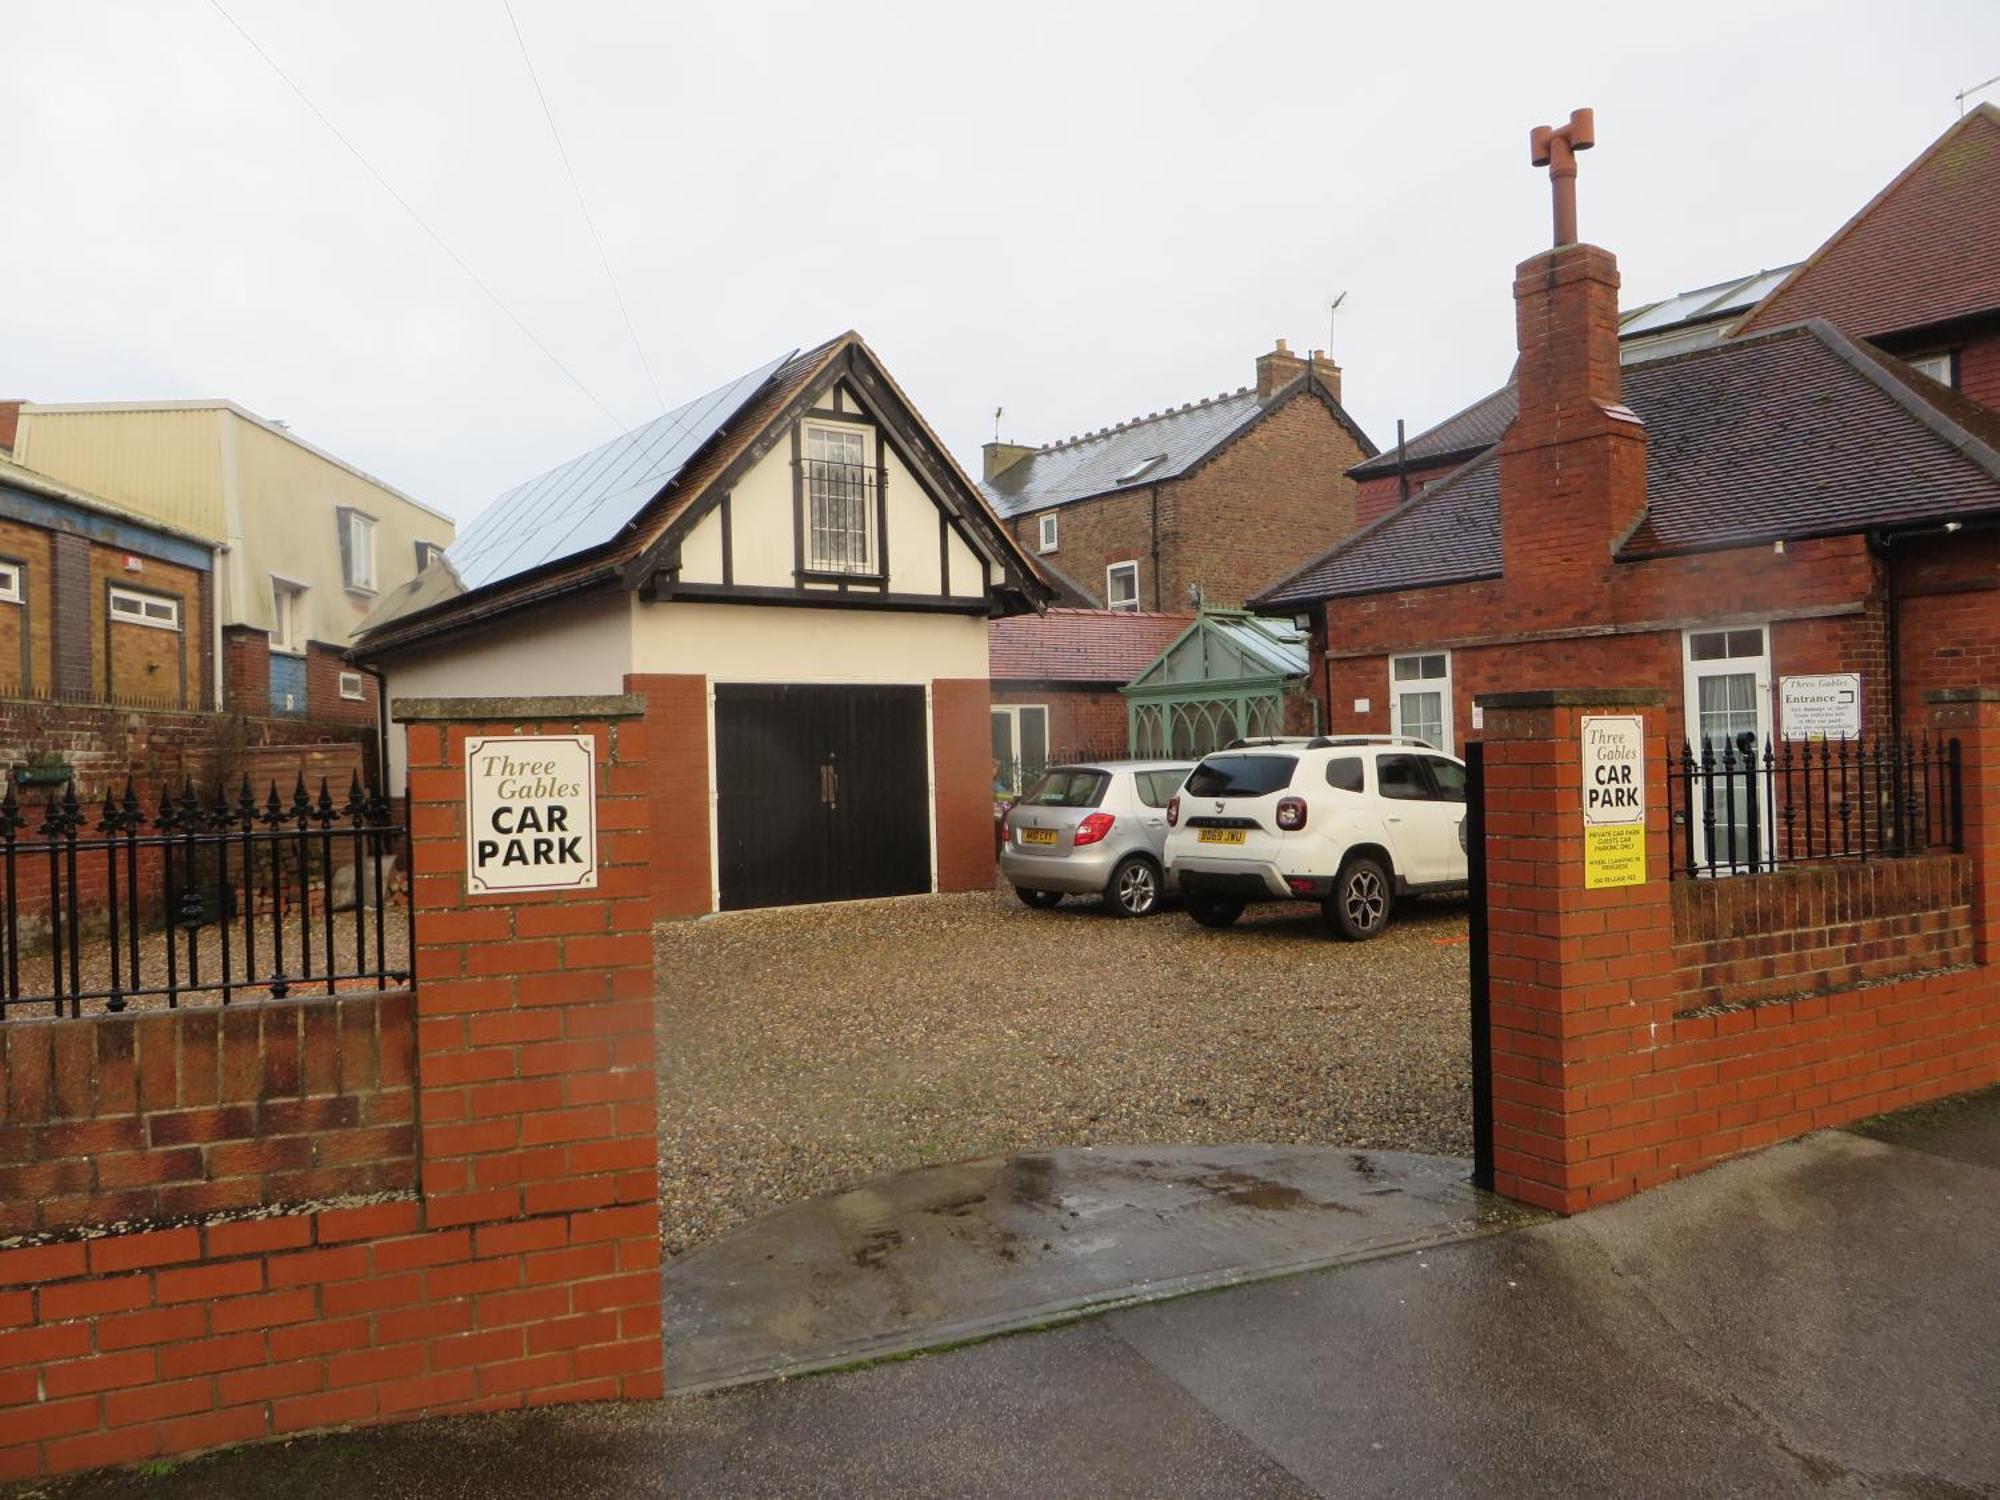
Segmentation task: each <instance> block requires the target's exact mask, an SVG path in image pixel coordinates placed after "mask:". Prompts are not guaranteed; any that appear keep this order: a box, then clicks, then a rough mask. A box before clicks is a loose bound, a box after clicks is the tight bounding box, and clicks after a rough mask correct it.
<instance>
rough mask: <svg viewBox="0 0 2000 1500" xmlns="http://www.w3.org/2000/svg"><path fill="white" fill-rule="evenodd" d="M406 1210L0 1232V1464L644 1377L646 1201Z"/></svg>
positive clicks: (186, 1447)
mask: <svg viewBox="0 0 2000 1500" xmlns="http://www.w3.org/2000/svg"><path fill="white" fill-rule="evenodd" d="M425 1219H426V1216H425V1212H424V1209H423V1206H422V1205H420V1204H419V1203H417V1202H416V1201H414V1200H404V1201H401V1202H388V1203H374V1204H368V1205H365V1206H361V1207H354V1208H340V1209H330V1210H326V1211H323V1212H319V1213H294V1214H280V1215H276V1216H273V1217H270V1218H255V1219H243V1220H239V1221H235V1222H222V1223H213V1224H208V1225H205V1226H201V1227H195V1226H189V1227H186V1228H175V1229H158V1230H152V1231H149V1232H144V1233H136V1234H120V1235H110V1236H105V1237H103V1238H99V1239H92V1240H72V1241H68V1242H65V1243H61V1244H53V1245H45V1246H40V1247H36V1248H32V1249H25V1250H12V1251H0V1481H7V1480H16V1479H28V1478H33V1477H35V1476H37V1475H42V1474H60V1473H64V1472H67V1471H70V1470H74V1469H83V1468H92V1467H96V1466H99V1465H103V1464H121V1463H135V1462H137V1461H139V1460H141V1459H145V1458H151V1457H153V1456H154V1455H156V1454H173V1453H188V1452H194V1451H197V1450H199V1449H203V1448H213V1447H216V1446H218V1445H220V1444H224V1443H240V1442H246V1441H249V1440H250V1439H253V1438H263V1437H274V1436H282V1435H284V1434H286V1433H292V1432H302V1431H306V1430H308V1429H311V1428H315V1427H330V1426H337V1425H343V1424H347V1423H361V1422H372V1421H384V1420H389V1419H392V1418H396V1417H401V1416H408V1415H413V1414H416V1413H418V1412H423V1413H426V1414H440V1413H444V1412H457V1411H491V1410H497V1409H499V1408H503V1407H513V1406H521V1405H525V1404H526V1403H527V1402H529V1401H530V1400H533V1401H535V1402H537V1403H542V1402H550V1401H589V1400H606V1399H610V1398H613V1397H621V1396H622V1397H641V1396H657V1395H659V1394H660V1345H659V1328H660V1306H659V1297H660V1289H659V1279H660V1277H659V1270H658V1266H659V1256H660V1240H659V1226H658V1222H657V1221H658V1210H657V1209H656V1208H655V1207H654V1205H653V1204H652V1203H651V1202H650V1201H649V1202H646V1203H644V1204H637V1205H633V1206H630V1207H624V1208H604V1209H595V1210H588V1211H584V1212H578V1213H564V1214H551V1215H547V1216H544V1217H539V1218H532V1219H525V1220H512V1221H505V1222H498V1223H485V1224H477V1225H457V1226H451V1227H440V1226H438V1225H436V1224H435V1223H434V1222H433V1223H432V1224H431V1225H430V1226H429V1227H426V1223H425Z"/></svg>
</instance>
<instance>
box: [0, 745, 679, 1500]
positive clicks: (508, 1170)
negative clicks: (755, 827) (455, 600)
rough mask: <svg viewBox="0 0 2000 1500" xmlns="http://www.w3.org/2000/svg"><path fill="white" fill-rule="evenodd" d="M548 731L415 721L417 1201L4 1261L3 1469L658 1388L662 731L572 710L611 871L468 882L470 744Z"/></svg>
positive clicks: (84, 1244) (105, 1242) (82, 1243)
mask: <svg viewBox="0 0 2000 1500" xmlns="http://www.w3.org/2000/svg"><path fill="white" fill-rule="evenodd" d="M546 711H547V710H538V712H546ZM544 722H545V721H543V720H539V719H529V720H523V721H507V722H500V723H485V724H478V725H469V724H449V725H447V724H440V723H418V724H413V725H411V726H410V728H409V731H408V734H409V746H410V768H411V770H410V789H409V790H410V807H411V817H412V820H413V825H414V827H413V840H414V842H413V848H414V856H415V858H414V872H413V874H414V881H413V894H414V899H415V901H416V902H417V906H418V911H417V917H416V921H417V952H416V962H417V967H418V970H419V984H418V990H417V994H416V1042H415V1053H416V1067H415V1083H416V1091H417V1117H418V1120H419V1121H420V1126H419V1134H418V1142H417V1150H418V1156H419V1181H420V1190H419V1192H418V1193H417V1194H416V1195H414V1196H407V1197H402V1198H396V1199H392V1200H390V1201H384V1202H377V1203H363V1204H356V1205H353V1206H328V1205H314V1206H312V1207H310V1208H304V1207H302V1208H301V1209H300V1210H299V1211H295V1212H278V1213H275V1214H270V1215H268V1216H266V1217H259V1218H238V1217H230V1216H224V1217H211V1218H209V1219H207V1220H205V1221H203V1222H199V1223H193V1224H185V1225H171V1226H157V1227H153V1226H147V1227H138V1228H135V1229H134V1230H133V1231H129V1232H114V1233H110V1234H106V1235H102V1236H100V1237H97V1238H93V1239H89V1240H84V1239H77V1238H69V1239H61V1240H57V1241H53V1242H51V1243H47V1244H41V1245H33V1246H28V1247H24V1248H20V1249H10V1250H7V1251H0V1480H15V1479H31V1478H35V1477H38V1476H42V1475H46V1474H54V1473H61V1472H65V1471H68V1470H73V1469H79V1468H87V1467H91V1466H95V1465H102V1464H114V1463H130V1462H134V1461H136V1460H140V1459H144V1458H149V1457H152V1456H154V1455H156V1454H178V1453H188V1452H194V1451H198V1450H200V1449H203V1448H209V1447H214V1446H217V1445H219V1444H224V1443H234V1442H242V1441H247V1440H249V1439H253V1438H261V1437H268V1436H274V1435H282V1434H287V1433H292V1432H298V1431H305V1430H309V1429H312V1428H319V1427H329V1426H338V1425H345V1424H351V1423H366V1422H376V1421H389V1420H396V1419H401V1418H406V1417H413V1416H418V1415H430V1414H437V1413H443V1412H453V1411H480V1410H493V1409H497V1408H501V1407H511V1406H521V1405H524V1404H527V1403H529V1402H531V1401H532V1402H536V1403H541V1402H550V1401H586V1400H602V1399H609V1398H613V1397H623V1398H627V1399H632V1398H643V1397H656V1396H658V1395H659V1394H660V1392H661V1365H660V1283H659V1259H660V1240H659V1225H658V1212H659V1210H658V1202H657V1186H656V1181H655V1167H654V1120H653V1114H654V1103H653V1100H654V1092H653V1091H654V1071H653V1030H652V1005H651V992H652V964H651V947H652V945H651V936H650V926H651V899H650V892H651V881H650V876H649V873H648V870H647V858H648V855H649V853H650V849H651V839H650V837H649V836H648V835H647V834H646V833H645V832H644V831H643V830H644V825H645V819H646V805H647V801H648V789H649V785H650V783H649V780H648V778H647V775H646V765H645V759H646V750H645V740H646V731H645V727H644V725H643V724H642V723H640V722H638V721H636V720H611V721H593V720H587V719H586V720H576V719H569V720H564V721H562V722H561V728H562V730H563V731H564V732H572V731H573V732H578V733H584V734H588V735H590V736H591V737H592V739H593V740H594V741H595V743H596V745H597V747H598V755H599V778H600V779H599V791H600V797H599V822H598V826H599V851H600V871H599V882H598V886H597V888H596V889H595V890H594V891H584V892H566V893H560V894H550V895H528V896H520V897H514V898H511V899H509V898H498V897H480V898H469V897H467V896H466V895H465V894H464V886H463V878H462V877H463V845H462V842H461V840H462V836H463V833H462V828H461V817H462V813H463V808H462V805H461V799H462V796H463V787H464V774H465V773H464V743H465V737H466V735H467V734H468V733H489V734H506V733H509V732H513V731H516V730H519V729H523V728H535V729H539V728H542V727H543V726H544ZM327 1003H328V1002H325V1001H320V1002H301V1003H300V1005H301V1009H302V1011H303V1010H305V1009H307V1008H309V1007H310V1006H312V1005H314V1004H318V1005H321V1006H324V1005H326V1004H327ZM140 1046H141V1049H142V1052H143V1047H144V1043H143V1042H141V1044H140ZM302 1046H303V1044H302ZM178 1076H182V1077H184V1076H185V1073H184V1072H183V1074H181V1075H178ZM264 1107H266V1108H268V1107H269V1106H268V1105H266V1106H264ZM258 1144H260V1145H261V1144H263V1143H262V1142H261V1141H260V1142H259V1143H258Z"/></svg>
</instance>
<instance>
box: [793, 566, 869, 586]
mask: <svg viewBox="0 0 2000 1500" xmlns="http://www.w3.org/2000/svg"><path fill="white" fill-rule="evenodd" d="M888 581H889V580H888V577H887V575H885V574H882V573H849V572H844V571H841V570H838V569H833V568H802V569H800V571H799V582H800V583H887V582H888Z"/></svg>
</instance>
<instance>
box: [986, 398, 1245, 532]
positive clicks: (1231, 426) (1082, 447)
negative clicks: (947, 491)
mask: <svg viewBox="0 0 2000 1500" xmlns="http://www.w3.org/2000/svg"><path fill="white" fill-rule="evenodd" d="M1262 410H1263V407H1262V406H1261V405H1260V404H1259V402H1258V400H1257V393H1256V392H1255V391H1253V390H1251V389H1249V388H1248V387H1245V388H1244V389H1242V390H1240V391H1236V392H1234V393H1233V394H1228V395H1222V396H1216V397H1214V398H1213V399H1211V400H1208V401H1196V402H1190V403H1189V404H1188V405H1186V406H1182V407H1176V408H1175V409H1173V410H1172V411H1165V412H1160V413H1158V414H1157V415H1154V416H1149V417H1140V418H1138V419H1136V420H1134V421H1131V422H1121V423H1120V424H1119V425H1118V426H1116V427H1108V428H1105V429H1103V430H1102V431H1099V432H1092V433H1086V434H1085V435H1084V436H1082V437H1079V438H1073V439H1071V440H1070V441H1068V442H1065V443H1051V444H1049V445H1048V446H1047V447H1046V448H1038V449H1037V450H1036V451H1035V452H1033V453H1031V454H1029V455H1028V456H1027V457H1026V458H1023V459H1021V460H1019V461H1018V462H1017V463H1015V464H1013V465H1012V466H1010V467H1009V468H1007V469H1005V470H1003V471H1001V473H1000V474H999V475H998V476H997V477H995V478H993V479H991V480H988V481H986V482H985V483H984V484H982V485H981V486H980V488H981V489H982V490H984V491H985V492H986V498H987V499H988V500H989V501H991V502H992V504H993V508H994V509H995V510H996V511H998V512H999V513H1000V514H1001V515H1002V516H1003V517H1011V516H1020V515H1027V514H1028V513H1029V512H1031V511H1038V510H1047V509H1048V508H1049V507H1050V506H1054V505H1066V504H1068V503H1069V502H1070V501H1072V500H1084V499H1088V498H1089V497H1090V496H1092V495H1102V494H1106V493H1108V492H1109V491H1112V490H1116V489H1120V488H1123V487H1124V486H1123V484H1121V483H1120V476H1121V475H1124V474H1126V473H1128V472H1129V471H1131V470H1132V469H1134V468H1136V467H1137V466H1138V465H1139V464H1141V463H1143V462H1144V461H1145V460H1147V459H1149V458H1156V457H1157V458H1160V459H1161V460H1162V462H1160V463H1157V464H1154V465H1152V466H1151V467H1150V468H1148V469H1146V470H1145V471H1144V472H1143V473H1141V474H1139V475H1137V476H1136V477H1135V478H1133V479H1130V480H1127V481H1125V483H1127V484H1133V485H1147V484H1151V483H1153V482H1154V481H1155V480H1160V479H1172V478H1174V477H1175V476H1176V475H1178V474H1181V473H1183V472H1184V471H1186V470H1187V469H1189V468H1191V467H1192V466H1193V465H1194V464H1196V463H1198V462H1199V461H1200V460H1201V459H1202V458H1204V457H1205V456H1206V455H1207V454H1208V453H1209V452H1210V451H1211V450H1212V449H1214V448H1215V447H1216V445H1217V444H1219V443H1221V442H1223V441H1224V440H1225V439H1227V438H1229V437H1231V436H1233V435H1234V434H1235V433H1237V432H1238V431H1240V430H1241V429H1242V428H1244V427H1247V426H1249V425H1250V423H1251V422H1253V421H1255V420H1256V418H1257V415H1258V413H1259V412H1261V411H1262Z"/></svg>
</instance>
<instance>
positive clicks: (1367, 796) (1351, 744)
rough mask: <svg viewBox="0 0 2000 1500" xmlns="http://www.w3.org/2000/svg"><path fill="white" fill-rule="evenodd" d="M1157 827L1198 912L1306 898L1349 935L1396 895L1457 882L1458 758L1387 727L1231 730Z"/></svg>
mask: <svg viewBox="0 0 2000 1500" xmlns="http://www.w3.org/2000/svg"><path fill="white" fill-rule="evenodd" d="M1167 828H1168V833H1167V849H1166V855H1167V868H1168V870H1169V871H1170V872H1171V873H1172V875H1173V878H1174V879H1175V880H1176V881H1177V882H1178V883H1179V885H1180V888H1181V892H1182V896H1183V900H1184V904H1185V905H1186V908H1187V911H1188V914H1189V915H1190V916H1192V917H1193V918H1194V919H1195V920H1196V921H1197V922H1200V923H1201V924H1202V925H1204V926H1206V927H1227V926H1228V925H1229V924H1230V923H1231V922H1234V921H1235V920H1236V919H1237V918H1238V917H1240V916H1241V915H1243V908H1244V906H1245V905H1246V904H1247V903H1249V902H1252V901H1317V902H1319V903H1320V906H1321V909H1322V910H1323V911H1324V912H1325V914H1326V920H1327V922H1328V924H1329V925H1330V926H1331V927H1332V928H1333V929H1334V931H1336V932H1338V933H1339V934H1340V935H1341V936H1342V937H1344V938H1348V939H1350V940H1352V941H1356V942H1359V941H1361V940H1363V939H1365V938H1372V937H1374V936H1375V935H1376V934H1377V933H1378V932H1380V931H1381V930H1382V929H1383V928H1384V927H1385V926H1387V925H1388V921H1389V914H1390V911H1391V909H1392V908H1393V907H1394V905H1395V901H1396V897H1398V896H1400V895H1404V894H1407V893H1411V892H1416V891H1448V890H1453V889H1462V888H1463V887H1464V885H1465V882H1466V868H1465V766H1464V765H1463V764H1462V763H1461V762H1459V761H1457V760H1454V759H1453V758H1452V757H1451V756H1449V755H1440V754H1439V753H1438V752H1437V751H1435V750H1433V749H1431V747H1430V746H1429V745H1427V744H1425V743H1423V742H1422V741H1421V740H1410V739H1397V738H1393V737H1390V736H1385V735H1356V736H1345V737H1339V738H1331V739H1330V738H1326V737H1323V736H1322V737H1319V738H1315V739H1310V740H1306V739H1272V740H1254V741H1247V742H1246V741H1238V742H1236V743H1235V744H1232V745H1231V746H1230V747H1229V748H1228V749H1226V750H1218V751H1217V752H1216V753H1215V754H1213V755H1210V756H1208V757H1206V758H1205V759H1204V760H1203V761H1202V762H1201V764H1200V765H1198V766H1196V767H1195V768H1194V770H1193V771H1191V772H1190V773H1189V774H1188V779H1187V782H1186V783H1185V784H1184V785H1183V786H1182V787H1181V790H1180V795H1179V796H1177V797H1175V798H1174V799H1173V800H1172V801H1170V802H1169V803H1168V804H1167Z"/></svg>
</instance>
